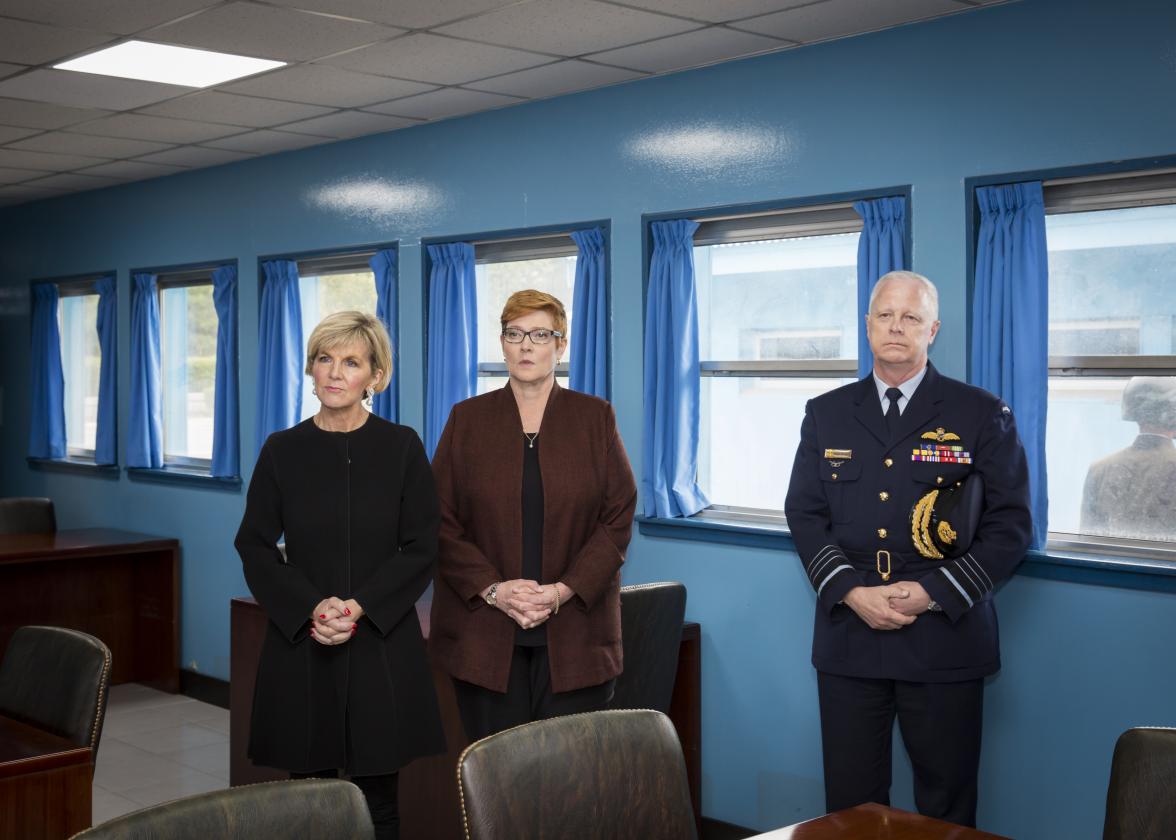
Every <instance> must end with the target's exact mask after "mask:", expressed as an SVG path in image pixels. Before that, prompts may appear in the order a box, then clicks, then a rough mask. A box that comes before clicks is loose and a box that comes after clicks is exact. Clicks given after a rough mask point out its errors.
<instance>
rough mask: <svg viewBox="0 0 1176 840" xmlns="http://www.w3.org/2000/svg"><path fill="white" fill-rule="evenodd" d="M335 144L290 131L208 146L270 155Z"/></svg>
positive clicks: (246, 136)
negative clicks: (324, 144)
mask: <svg viewBox="0 0 1176 840" xmlns="http://www.w3.org/2000/svg"><path fill="white" fill-rule="evenodd" d="M334 142H335V138H333V137H314V136H311V135H309V134H292V133H290V132H288V131H251V132H249V133H248V134H238V135H237V136H236V137H225V138H223V139H221V140H210V141H209V142H208V143H207V144H206V145H208V146H212V147H213V148H216V149H228V150H230V151H234V152H251V153H254V154H259V155H268V154H272V153H273V152H287V151H290V150H291V149H304V148H306V147H307V146H317V145H318V144H320V143H334Z"/></svg>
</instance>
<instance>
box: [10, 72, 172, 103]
mask: <svg viewBox="0 0 1176 840" xmlns="http://www.w3.org/2000/svg"><path fill="white" fill-rule="evenodd" d="M190 90H191V88H187V87H181V86H179V85H161V84H158V83H157V82H141V81H137V80H135V79H116V78H114V77H113V76H99V75H96V74H94V73H76V72H74V71H72V70H33V71H32V72H31V73H25V74H24V75H21V76H14V77H12V78H10V79H4V80H3V81H0V96H9V97H13V98H15V99H33V100H36V101H37V102H52V103H53V104H55V105H71V106H74V107H77V108H87V107H92V108H106V109H107V110H110V111H129V110H130V109H131V108H139V107H142V106H143V105H149V104H151V103H152V102H159V101H161V100H164V99H170V98H171V97H173V96H182V95H183V94H185V93H187V92H189V91H190Z"/></svg>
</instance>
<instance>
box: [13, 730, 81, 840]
mask: <svg viewBox="0 0 1176 840" xmlns="http://www.w3.org/2000/svg"><path fill="white" fill-rule="evenodd" d="M92 774H93V770H92V768H91V766H90V748H89V747H79V746H76V745H74V744H73V743H71V742H70V741H67V740H66V739H65V738H60V737H58V736H57V735H53V734H50V733H49V732H46V731H45V730H43V729H39V728H37V727H35V726H30V725H29V724H26V723H21V722H19V721H16V720H13V719H12V718H7V717H3V716H0V837H13V838H15V837H19V838H21V840H60V839H61V838H65V837H69V836H70V835H72V834H76V833H77V832H79V831H81V830H82V829H84V828H89V827H90V815H91V811H90V808H91V802H90V791H91V788H90V784H91V776H92Z"/></svg>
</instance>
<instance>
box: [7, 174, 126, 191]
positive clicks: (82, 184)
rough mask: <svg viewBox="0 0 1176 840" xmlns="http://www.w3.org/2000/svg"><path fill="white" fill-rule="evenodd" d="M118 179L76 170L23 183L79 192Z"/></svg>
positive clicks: (105, 185)
mask: <svg viewBox="0 0 1176 840" xmlns="http://www.w3.org/2000/svg"><path fill="white" fill-rule="evenodd" d="M120 180H123V179H120V178H103V177H99V176H96V175H79V174H78V173H77V172H63V173H61V174H59V175H48V176H46V177H44V178H38V179H37V180H36V181H28V182H26V183H25V186H28V187H33V188H34V189H44V188H49V189H53V190H70V191H71V192H81V191H82V190H96V189H99V188H100V187H111V186H114V185H115V184H117V183H118V182H119V181H120Z"/></svg>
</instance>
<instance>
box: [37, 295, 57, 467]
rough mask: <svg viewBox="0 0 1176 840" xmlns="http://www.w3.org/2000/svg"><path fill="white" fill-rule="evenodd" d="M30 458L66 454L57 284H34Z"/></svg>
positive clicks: (54, 456) (55, 456) (53, 456)
mask: <svg viewBox="0 0 1176 840" xmlns="http://www.w3.org/2000/svg"><path fill="white" fill-rule="evenodd" d="M29 360H30V362H31V369H30V370H29V379H30V382H29V402H30V405H29V409H30V410H29V457H30V458H64V457H65V373H64V372H63V371H62V369H61V333H60V331H59V330H58V328H57V285H56V284H54V283H37V284H35V285H34V286H33V325H32V347H31V348H30V351H29Z"/></svg>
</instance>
